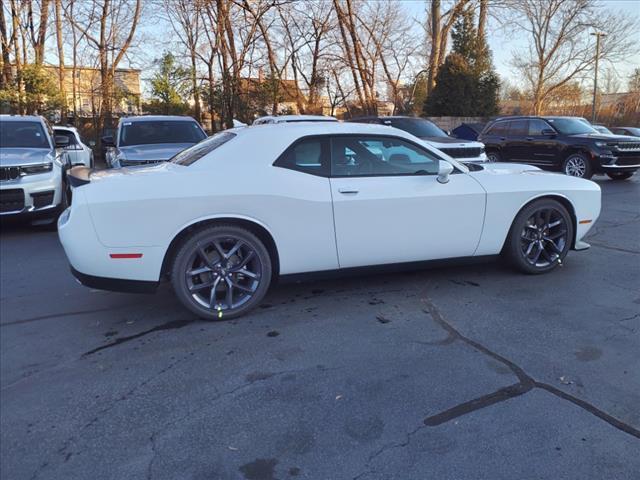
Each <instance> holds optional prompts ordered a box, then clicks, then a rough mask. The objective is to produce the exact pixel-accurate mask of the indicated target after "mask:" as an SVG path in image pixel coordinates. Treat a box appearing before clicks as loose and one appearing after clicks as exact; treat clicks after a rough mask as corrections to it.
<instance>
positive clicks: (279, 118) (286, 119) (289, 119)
mask: <svg viewBox="0 0 640 480" xmlns="http://www.w3.org/2000/svg"><path fill="white" fill-rule="evenodd" d="M337 121H338V119H337V118H335V117H327V116H324V115H267V116H265V117H259V118H256V119H255V120H254V121H253V123H252V125H266V124H271V123H295V122H337Z"/></svg>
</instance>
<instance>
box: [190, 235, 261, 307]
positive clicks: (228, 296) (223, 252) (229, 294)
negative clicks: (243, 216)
mask: <svg viewBox="0 0 640 480" xmlns="http://www.w3.org/2000/svg"><path fill="white" fill-rule="evenodd" d="M261 277H262V264H261V262H260V258H259V256H258V255H257V254H256V251H255V249H254V248H253V247H252V246H251V245H250V244H249V243H248V242H246V241H245V240H241V239H238V238H234V237H230V236H228V235H225V236H220V237H214V238H211V239H209V240H207V241H206V242H202V243H200V244H199V245H198V247H197V249H196V251H194V252H193V253H192V254H191V256H190V258H189V261H188V262H187V270H186V271H185V280H186V282H187V289H188V290H189V292H190V294H191V297H192V298H193V299H194V300H195V301H196V302H197V303H198V304H199V305H201V306H202V307H205V308H207V309H211V310H214V311H219V312H222V311H228V310H232V309H236V308H239V307H241V306H242V305H244V304H245V303H247V302H248V301H249V300H250V299H251V297H252V296H253V294H254V293H255V292H256V290H257V289H258V287H259V285H260V280H261Z"/></svg>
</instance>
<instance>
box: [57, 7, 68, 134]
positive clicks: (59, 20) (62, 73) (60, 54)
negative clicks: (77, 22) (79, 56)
mask: <svg viewBox="0 0 640 480" xmlns="http://www.w3.org/2000/svg"><path fill="white" fill-rule="evenodd" d="M61 3H62V0H55V22H56V40H57V43H58V81H59V84H60V95H61V97H62V107H61V114H60V116H61V119H60V120H61V121H62V122H63V123H66V120H67V88H66V82H65V68H64V48H63V41H64V39H63V37H62V11H61V10H62V8H61V7H62V5H61Z"/></svg>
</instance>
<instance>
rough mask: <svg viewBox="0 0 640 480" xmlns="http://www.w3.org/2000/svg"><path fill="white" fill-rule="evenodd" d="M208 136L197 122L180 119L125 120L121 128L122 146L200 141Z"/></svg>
mask: <svg viewBox="0 0 640 480" xmlns="http://www.w3.org/2000/svg"><path fill="white" fill-rule="evenodd" d="M205 137H206V135H205V133H204V132H203V131H202V129H201V128H200V126H199V125H198V124H197V123H196V122H189V121H180V120H159V121H156V120H148V121H142V122H124V123H123V124H122V129H121V130H120V142H119V145H120V146H122V147H128V146H131V145H153V144H158V143H198V142H199V141H201V140H203V139H204V138H205Z"/></svg>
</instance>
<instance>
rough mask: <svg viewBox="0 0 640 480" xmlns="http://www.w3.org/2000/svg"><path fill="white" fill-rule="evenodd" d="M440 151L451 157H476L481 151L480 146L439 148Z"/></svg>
mask: <svg viewBox="0 0 640 480" xmlns="http://www.w3.org/2000/svg"><path fill="white" fill-rule="evenodd" d="M440 151H441V152H444V153H446V154H447V155H449V156H450V157H453V158H476V157H479V156H480V154H481V153H482V149H480V148H441V149H440Z"/></svg>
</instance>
